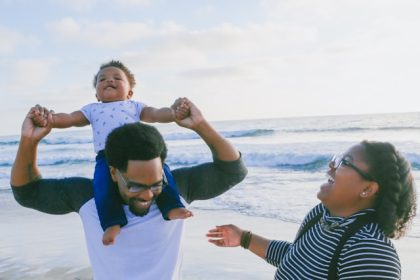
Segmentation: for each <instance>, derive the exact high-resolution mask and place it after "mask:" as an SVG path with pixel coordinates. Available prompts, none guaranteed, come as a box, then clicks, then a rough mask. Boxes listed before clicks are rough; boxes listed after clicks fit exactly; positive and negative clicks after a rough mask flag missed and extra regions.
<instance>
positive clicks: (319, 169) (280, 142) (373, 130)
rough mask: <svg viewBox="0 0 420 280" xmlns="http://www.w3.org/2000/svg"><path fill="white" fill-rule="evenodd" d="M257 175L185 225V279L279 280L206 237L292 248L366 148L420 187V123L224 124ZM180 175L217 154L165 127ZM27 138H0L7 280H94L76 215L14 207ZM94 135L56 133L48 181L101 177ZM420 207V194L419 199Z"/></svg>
mask: <svg viewBox="0 0 420 280" xmlns="http://www.w3.org/2000/svg"><path fill="white" fill-rule="evenodd" d="M214 126H215V127H216V129H217V130H218V131H220V133H221V134H222V135H223V136H225V137H226V138H227V139H229V141H231V142H232V143H233V144H234V145H235V146H236V147H237V148H238V149H239V150H240V151H241V154H242V157H243V159H244V161H245V164H246V166H247V167H248V175H247V177H246V178H245V179H244V181H243V182H241V183H240V184H238V185H237V186H235V187H234V188H232V189H231V190H229V191H228V192H226V193H224V194H222V195H220V196H218V197H216V198H213V199H211V200H207V201H194V202H193V203H192V204H191V205H190V206H189V208H190V209H191V210H192V211H193V212H194V217H193V218H190V219H188V220H187V221H186V223H185V235H184V241H183V242H184V244H183V248H184V258H183V266H182V276H183V279H187V280H192V279H194V280H195V279H272V278H273V276H274V272H275V267H273V266H271V265H269V264H267V263H266V262H265V261H264V260H262V259H260V258H259V257H256V256H254V255H252V254H251V253H250V252H248V251H247V250H244V249H242V248H218V247H216V246H214V245H213V244H210V243H208V241H207V238H206V237H205V234H206V232H207V231H208V230H209V229H210V228H212V227H214V226H215V225H220V224H226V223H233V224H236V225H238V226H240V227H242V228H244V229H248V230H251V231H253V232H256V233H260V234H261V235H263V236H266V237H267V238H272V239H280V240H289V241H292V240H293V238H294V236H295V234H296V231H297V229H298V227H299V224H300V222H301V221H302V219H303V218H304V216H305V214H306V213H307V212H308V211H309V210H310V209H311V208H312V207H313V206H314V205H316V204H317V203H319V201H318V199H317V198H316V194H317V192H318V191H319V187H320V185H321V184H322V183H323V182H325V180H326V170H327V168H328V163H329V160H330V158H331V156H332V155H334V154H336V153H343V152H345V151H346V150H347V149H348V148H349V147H350V146H352V145H354V144H356V143H358V142H360V141H361V140H364V139H369V140H376V141H389V142H391V143H393V144H394V145H395V146H396V147H397V149H398V150H400V151H401V152H402V153H403V155H404V156H405V157H406V158H407V159H408V160H409V161H410V163H411V165H412V169H413V175H414V179H415V181H416V182H417V186H418V185H419V183H418V182H419V181H420V140H419V139H420V113H407V114H381V115H353V116H324V117H302V118H287V119H286V118H285V119H266V120H238V121H224V122H215V123H214ZM158 129H159V130H160V131H161V133H162V134H163V136H164V138H165V141H166V143H167V145H168V157H167V159H166V162H167V163H168V165H169V166H170V167H171V168H172V169H175V168H179V167H187V166H192V165H197V164H200V163H204V162H208V161H211V155H210V152H209V150H208V148H207V146H206V145H205V144H204V143H203V142H202V140H201V139H199V137H198V136H197V135H196V134H194V133H192V132H191V131H190V130H186V129H182V128H179V127H177V126H176V125H174V124H168V125H160V126H158ZM18 144H19V136H18V135H12V136H2V137H0V205H1V208H0V221H1V223H2V229H1V230H0V279H1V280H3V279H4V280H6V279H7V280H17V279H19V280H20V279H30V280H32V279H71V280H74V279H78V280H82V279H91V278H92V274H91V270H90V265H89V259H88V254H87V251H86V248H85V241H84V233H83V228H82V224H81V221H80V219H79V217H78V215H77V214H76V213H72V214H67V215H59V216H54V215H48V214H43V213H39V212H37V211H35V210H31V209H27V208H23V207H21V206H20V205H18V204H17V202H16V201H15V200H14V199H13V195H12V192H11V190H10V185H9V181H10V171H11V167H12V165H13V161H14V157H15V155H16V150H17V146H18ZM92 146H93V145H92V139H91V132H90V131H89V130H72V131H53V132H52V133H51V134H50V135H48V137H46V138H45V139H44V140H43V141H42V142H41V144H40V146H39V156H38V164H39V168H40V170H41V172H42V175H43V177H44V178H62V177H68V176H83V177H89V178H91V177H92V174H93V168H94V164H95V154H94V152H93V147H92ZM417 193H418V195H417V200H418V201H419V195H420V194H419V192H417ZM419 241H420V215H419V210H417V216H416V217H415V218H414V221H413V225H412V228H411V230H410V231H409V232H408V234H407V236H406V237H404V238H402V239H401V240H396V241H394V244H395V246H396V248H397V251H398V254H399V256H400V259H401V263H402V272H403V278H402V279H418V273H419V272H420V269H419V267H418V263H419V262H420V257H419V254H418V252H420V242H419Z"/></svg>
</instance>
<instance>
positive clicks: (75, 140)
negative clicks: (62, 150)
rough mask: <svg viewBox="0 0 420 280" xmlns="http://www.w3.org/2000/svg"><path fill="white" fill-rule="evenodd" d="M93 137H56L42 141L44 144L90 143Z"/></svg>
mask: <svg viewBox="0 0 420 280" xmlns="http://www.w3.org/2000/svg"><path fill="white" fill-rule="evenodd" d="M92 142H93V141H92V139H80V138H79V139H78V138H73V139H71V138H70V139H69V138H64V137H63V138H56V139H43V140H41V143H42V144H44V145H68V144H89V143H92Z"/></svg>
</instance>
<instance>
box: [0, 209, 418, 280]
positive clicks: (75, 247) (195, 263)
mask: <svg viewBox="0 0 420 280" xmlns="http://www.w3.org/2000/svg"><path fill="white" fill-rule="evenodd" d="M191 209H192V211H193V213H194V217H192V218H189V219H187V220H186V221H185V232H184V240H183V248H184V258H183V265H182V279H184V280H195V279H273V277H274V273H275V270H276V268H275V267H274V266H272V265H270V264H268V263H267V262H265V261H264V260H263V259H261V258H259V257H258V256H256V255H254V254H253V253H251V252H249V251H248V250H245V249H243V248H241V247H235V248H220V247H217V246H214V245H213V244H211V243H209V242H208V241H207V237H206V236H205V235H206V233H207V231H208V230H209V229H210V228H213V227H214V226H216V225H222V224H230V223H232V224H235V225H237V226H239V227H241V228H243V229H247V230H251V231H252V232H255V233H257V234H259V235H262V236H264V237H266V238H270V239H282V240H293V238H294V236H295V234H296V232H297V230H298V228H299V224H295V223H290V222H284V221H280V220H275V219H272V218H262V217H251V216H245V215H242V214H239V213H235V212H234V211H231V210H200V209H194V207H191ZM11 214H13V215H12V216H10V215H11ZM16 217H19V218H16ZM0 218H1V219H2V221H4V222H6V223H7V224H9V229H8V230H7V231H2V232H0V251H2V252H3V253H2V257H1V259H0V275H1V276H0V279H8V280H9V279H30V280H38V279H46V280H49V279H51V280H52V279H72V280H74V279H78V280H88V279H92V273H91V269H90V267H89V259H88V256H87V251H86V247H85V240H84V236H83V229H82V225H81V221H80V219H79V217H78V215H74V214H70V215H64V216H60V215H58V216H55V215H54V216H53V215H47V214H43V213H39V212H37V211H33V210H30V211H28V210H27V209H25V208H18V209H16V208H15V209H14V210H13V211H11V212H9V211H3V212H2V213H1V214H0ZM40 225H42V226H40ZM44 225H45V226H44ZM67 229H70V230H67ZM393 243H394V245H395V247H396V248H397V252H398V255H399V257H400V260H401V264H402V273H403V274H402V279H408V280H410V279H417V278H418V277H417V273H418V262H419V261H420V256H419V254H418V252H419V251H420V242H419V239H418V238H413V237H405V238H402V239H401V240H393ZM25 261H28V263H25Z"/></svg>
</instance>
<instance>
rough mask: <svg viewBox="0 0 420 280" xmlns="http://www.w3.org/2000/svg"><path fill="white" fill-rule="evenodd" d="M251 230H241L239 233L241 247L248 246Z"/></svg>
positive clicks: (246, 247)
mask: <svg viewBox="0 0 420 280" xmlns="http://www.w3.org/2000/svg"><path fill="white" fill-rule="evenodd" d="M251 238H252V232H251V231H249V230H244V231H242V234H241V247H242V248H244V249H248V248H249V244H250V243H251Z"/></svg>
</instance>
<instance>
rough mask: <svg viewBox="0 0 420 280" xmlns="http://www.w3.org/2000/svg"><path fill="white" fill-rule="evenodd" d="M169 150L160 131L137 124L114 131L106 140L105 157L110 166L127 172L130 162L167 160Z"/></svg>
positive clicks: (127, 125)
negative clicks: (158, 158)
mask: <svg viewBox="0 0 420 280" xmlns="http://www.w3.org/2000/svg"><path fill="white" fill-rule="evenodd" d="M166 153H167V148H166V145H165V141H164V140H163V137H162V135H161V134H160V133H159V131H158V130H157V129H156V128H155V127H153V126H150V125H147V124H144V123H140V122H136V123H130V124H125V125H123V126H121V127H118V128H116V129H114V130H113V131H112V132H111V133H110V134H109V135H108V138H107V140H106V144H105V155H106V159H107V162H108V165H109V166H113V167H115V168H117V169H118V170H121V171H123V172H126V171H127V165H128V161H129V160H152V159H155V158H157V157H160V159H161V161H162V163H163V162H164V161H165V159H166Z"/></svg>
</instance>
